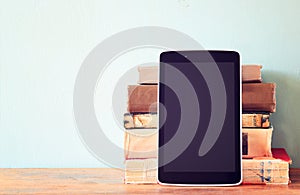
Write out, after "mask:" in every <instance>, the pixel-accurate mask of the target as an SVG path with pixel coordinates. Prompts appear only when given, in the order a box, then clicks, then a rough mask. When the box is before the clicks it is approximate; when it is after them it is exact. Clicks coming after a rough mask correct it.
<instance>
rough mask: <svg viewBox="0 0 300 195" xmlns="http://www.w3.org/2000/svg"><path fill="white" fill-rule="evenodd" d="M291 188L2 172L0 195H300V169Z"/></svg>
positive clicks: (91, 173) (104, 173)
mask: <svg viewBox="0 0 300 195" xmlns="http://www.w3.org/2000/svg"><path fill="white" fill-rule="evenodd" d="M290 177H291V180H292V183H291V184H289V185H241V186H237V187H170V186H160V185H158V184H153V185H149V184H148V185H136V184H127V185H126V184H123V179H124V173H123V171H121V170H117V169H102V168H93V169H91V168H87V169H0V194H18V193H20V194H62V193H63V194H104V193H107V194H154V193H161V194H183V193H187V194H190V193H192V194H226V193H234V194H254V193H260V194H264V195H268V194H272V195H276V194H297V195H299V194H300V169H290Z"/></svg>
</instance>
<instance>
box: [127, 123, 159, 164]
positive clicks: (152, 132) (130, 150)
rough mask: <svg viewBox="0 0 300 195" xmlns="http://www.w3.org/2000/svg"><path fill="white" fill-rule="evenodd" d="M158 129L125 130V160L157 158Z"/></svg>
mask: <svg viewBox="0 0 300 195" xmlns="http://www.w3.org/2000/svg"><path fill="white" fill-rule="evenodd" d="M157 132H158V131H157V129H130V130H125V136H124V153H125V154H124V155H125V159H145V158H157V152H158V151H157V146H158V141H157V136H158V135H157Z"/></svg>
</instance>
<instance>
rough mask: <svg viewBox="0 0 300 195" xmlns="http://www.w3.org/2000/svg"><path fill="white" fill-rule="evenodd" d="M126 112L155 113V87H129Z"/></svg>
mask: <svg viewBox="0 0 300 195" xmlns="http://www.w3.org/2000/svg"><path fill="white" fill-rule="evenodd" d="M127 110H128V112H130V113H149V112H150V113H151V112H157V85H129V86H128V108H127Z"/></svg>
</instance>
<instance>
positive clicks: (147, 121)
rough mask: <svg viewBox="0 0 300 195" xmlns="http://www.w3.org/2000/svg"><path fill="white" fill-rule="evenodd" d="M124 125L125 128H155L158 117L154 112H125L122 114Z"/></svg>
mask: <svg viewBox="0 0 300 195" xmlns="http://www.w3.org/2000/svg"><path fill="white" fill-rule="evenodd" d="M124 127H125V128H126V129H139V128H150V129H152V128H157V127H158V118H157V114H156V113H146V114H143V113H141V114H139V113H125V114H124Z"/></svg>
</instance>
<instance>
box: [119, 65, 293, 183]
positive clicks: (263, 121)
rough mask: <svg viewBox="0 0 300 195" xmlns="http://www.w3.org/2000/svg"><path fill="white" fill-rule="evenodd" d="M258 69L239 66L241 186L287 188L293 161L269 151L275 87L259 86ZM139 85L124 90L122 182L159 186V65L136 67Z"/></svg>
mask: <svg viewBox="0 0 300 195" xmlns="http://www.w3.org/2000/svg"><path fill="white" fill-rule="evenodd" d="M261 68H262V66H260V65H244V66H242V82H243V84H242V110H243V114H242V153H243V160H242V168H243V183H244V184H288V183H289V182H290V180H289V164H290V163H291V159H290V158H289V156H288V154H287V153H286V151H285V150H284V149H282V148H273V149H272V148H271V143H272V132H273V126H272V125H271V122H270V114H271V113H273V112H275V111H276V98H275V89H276V84H275V83H263V82H262V78H261ZM138 71H139V85H131V86H128V113H125V114H124V127H125V137H124V150H125V183H127V184H129V183H138V184H141V183H157V181H156V172H157V146H158V143H157V131H158V116H157V107H158V105H157V92H158V91H157V83H158V67H139V68H138Z"/></svg>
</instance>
